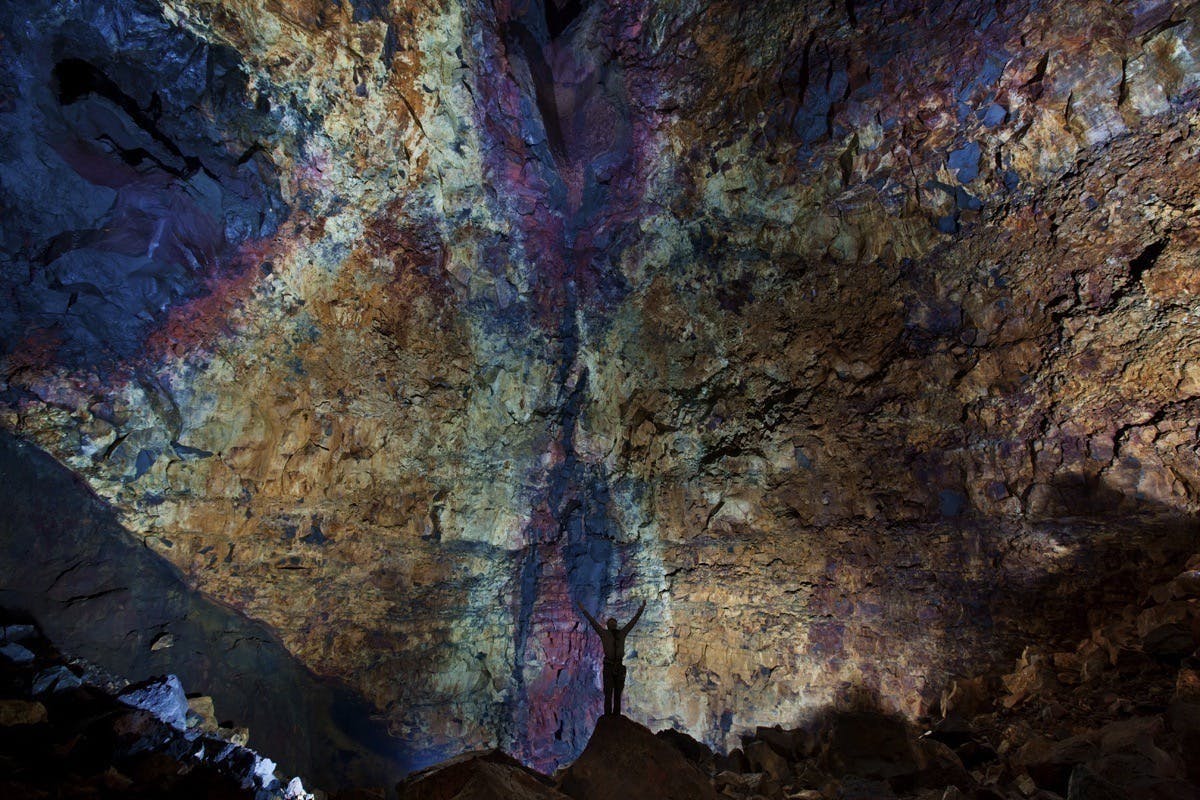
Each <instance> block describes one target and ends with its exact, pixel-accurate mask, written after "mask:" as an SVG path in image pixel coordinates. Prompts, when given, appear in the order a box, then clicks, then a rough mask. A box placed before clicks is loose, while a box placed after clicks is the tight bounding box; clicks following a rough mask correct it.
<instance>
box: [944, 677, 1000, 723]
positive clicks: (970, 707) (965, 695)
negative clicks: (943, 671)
mask: <svg viewBox="0 0 1200 800" xmlns="http://www.w3.org/2000/svg"><path fill="white" fill-rule="evenodd" d="M941 705H942V713H943V714H945V715H946V716H949V715H951V714H959V715H961V716H963V717H967V718H970V717H974V716H975V715H977V714H984V713H987V712H988V711H990V710H991V708H992V692H991V690H990V689H989V687H988V679H987V676H985V675H979V676H977V677H974V678H958V679H957V680H955V681H953V682H952V683H951V684H950V686H949V687H948V688H947V689H946V691H945V692H943V693H942V701H941Z"/></svg>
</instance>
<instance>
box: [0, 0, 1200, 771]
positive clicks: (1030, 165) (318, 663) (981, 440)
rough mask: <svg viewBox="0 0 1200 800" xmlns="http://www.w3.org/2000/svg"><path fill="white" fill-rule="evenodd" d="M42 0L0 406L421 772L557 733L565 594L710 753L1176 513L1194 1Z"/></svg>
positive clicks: (555, 759)
mask: <svg viewBox="0 0 1200 800" xmlns="http://www.w3.org/2000/svg"><path fill="white" fill-rule="evenodd" d="M27 5H28V10H26V11H25V13H24V14H23V15H18V14H16V13H15V12H6V13H5V14H4V17H3V20H2V21H3V26H2V28H0V32H2V33H3V38H2V39H0V95H2V96H0V122H2V123H3V124H2V125H0V129H2V130H3V133H2V134H0V135H2V136H3V137H4V142H5V147H3V148H0V202H3V205H4V209H5V223H4V226H3V232H2V238H0V288H2V290H3V293H4V296H5V298H6V300H5V302H4V303H3V304H0V331H2V332H3V336H2V347H0V425H3V427H4V428H5V429H6V430H8V431H10V432H12V433H14V434H16V435H18V436H20V437H22V438H23V439H25V440H26V441H28V442H32V443H34V444H36V445H38V446H39V447H41V448H43V449H44V450H46V451H47V452H49V453H50V454H51V455H53V456H54V457H55V458H56V459H58V460H59V461H60V462H61V463H62V464H64V465H66V466H67V467H69V468H70V469H72V470H74V471H75V472H76V473H77V474H78V475H79V476H81V477H82V478H83V479H84V480H85V481H86V482H87V483H88V485H89V486H90V487H91V488H92V490H94V491H95V492H96V493H97V494H98V495H99V496H100V497H102V498H103V499H104V500H106V501H107V502H108V503H110V504H111V505H112V506H113V507H114V508H116V509H117V510H118V511H119V513H120V515H121V519H122V521H123V523H124V525H125V526H126V527H127V528H128V529H129V531H130V532H131V533H132V534H133V535H135V536H136V537H139V538H141V539H142V540H143V541H144V542H145V543H146V545H147V546H148V547H149V548H151V549H152V550H153V551H154V552H155V553H156V554H157V555H158V556H159V557H161V558H162V559H164V560H166V561H167V562H170V563H171V564H173V565H174V566H175V567H177V568H178V570H179V571H180V572H181V573H182V575H183V576H184V579H185V580H186V581H187V583H188V584H190V586H191V587H193V588H195V589H198V590H200V591H202V592H204V593H207V594H208V595H210V596H212V597H213V598H215V599H217V600H218V601H220V602H221V603H223V604H225V605H227V606H229V607H231V608H233V609H236V610H237V611H238V612H241V613H243V614H245V615H247V616H249V617H251V618H252V619H254V620H256V621H258V622H261V623H264V624H266V625H267V626H269V627H270V628H271V629H272V630H273V631H274V632H275V633H276V634H277V635H278V637H279V639H280V640H281V642H282V643H283V645H284V646H285V647H286V648H287V650H288V651H290V653H291V654H292V655H293V656H295V657H296V658H297V659H299V661H300V662H302V663H303V664H305V665H307V667H309V668H310V669H312V670H313V671H315V672H316V673H318V674H320V675H324V676H336V677H338V678H340V679H342V680H343V681H345V682H346V683H347V684H348V685H349V686H350V687H351V688H352V689H353V690H354V691H355V692H357V693H358V694H359V695H361V697H362V698H364V699H365V700H366V701H367V702H368V703H370V704H371V705H373V706H374V707H375V708H376V709H377V710H378V713H379V715H381V716H382V717H383V718H385V719H386V720H387V723H388V726H389V730H390V732H391V733H392V735H393V736H395V737H398V738H399V739H400V740H402V741H403V742H404V743H405V744H406V746H407V747H408V748H409V749H408V750H406V751H405V752H411V753H412V756H411V758H409V764H408V765H409V766H411V767H417V766H420V765H422V764H425V763H429V762H431V761H433V760H436V759H437V758H439V757H441V756H444V755H448V754H451V753H456V752H460V751H462V750H465V749H471V748H475V747H480V746H484V745H499V746H501V747H504V748H505V749H507V750H510V751H512V752H515V753H517V754H518V755H519V756H520V757H521V758H523V759H524V760H526V761H527V762H529V763H533V764H535V765H537V766H539V767H543V768H549V767H552V766H555V765H557V764H560V763H563V762H565V761H567V760H569V759H570V758H572V757H573V756H575V755H576V754H578V753H579V752H580V751H581V749H582V748H583V746H584V744H585V743H586V740H587V736H588V734H589V733H590V731H591V730H592V722H593V721H594V719H595V717H596V715H597V714H598V712H599V696H598V685H599V676H598V673H597V667H598V662H599V654H598V649H599V648H598V644H597V643H596V642H595V641H593V637H591V635H590V633H589V631H588V629H587V627H586V625H585V624H583V622H582V620H581V619H580V618H579V617H578V615H577V614H576V612H575V611H574V610H573V604H574V603H575V602H582V603H583V604H584V605H586V606H587V607H589V610H597V609H599V608H600V607H601V606H603V607H604V613H605V614H612V615H613V616H617V617H619V618H620V619H621V620H622V621H624V619H626V618H627V617H628V616H629V615H630V614H631V613H632V611H633V610H634V608H635V607H636V604H635V603H634V602H632V599H631V598H634V597H641V598H647V599H648V600H649V604H648V607H647V611H646V614H645V617H644V618H643V620H642V621H641V623H639V627H638V628H637V629H635V631H634V633H632V634H631V636H630V640H629V647H630V650H631V651H636V652H632V653H631V658H630V659H629V663H630V683H629V686H628V688H627V690H626V696H627V702H628V706H629V707H630V709H631V711H630V713H631V715H632V716H634V717H635V718H636V719H639V720H641V721H644V722H646V723H648V724H650V725H651V726H652V727H664V726H675V727H678V728H680V729H682V730H685V731H687V732H689V733H690V734H692V735H694V736H696V737H697V738H699V739H702V740H703V741H705V742H707V743H709V744H713V745H719V746H726V745H732V744H734V743H736V741H737V737H738V735H739V734H740V733H741V732H742V731H744V730H746V729H747V728H752V727H753V726H755V725H770V724H773V723H776V722H779V723H783V724H792V723H794V722H795V721H796V720H797V718H800V717H803V716H804V715H805V714H808V713H811V712H813V711H815V710H816V709H818V708H820V707H822V706H823V705H824V704H827V703H829V702H831V701H832V700H835V699H836V698H838V697H841V696H843V695H845V694H847V693H851V692H855V691H861V690H864V689H865V690H868V691H870V692H872V693H874V694H875V695H877V696H878V697H879V698H880V701H881V703H883V704H884V706H885V707H886V708H888V709H889V710H895V711H899V712H901V713H905V714H910V715H912V714H917V713H920V712H922V711H923V710H925V709H926V708H927V707H928V706H929V704H930V703H931V702H932V701H933V700H934V699H936V698H937V697H938V695H939V694H940V693H941V692H942V690H943V689H944V688H945V687H946V686H947V683H948V681H949V678H950V677H951V676H953V675H961V674H966V673H967V672H968V671H969V670H971V669H976V668H980V667H982V666H984V665H987V664H991V663H995V662H996V660H997V659H1000V658H1010V657H1011V656H1012V655H1013V653H1012V652H1011V649H1012V647H1013V646H1015V643H1017V642H1021V643H1024V642H1027V641H1029V640H1030V638H1031V637H1044V638H1052V637H1055V636H1066V637H1067V638H1072V637H1074V636H1075V635H1076V634H1075V631H1076V630H1077V629H1079V630H1082V624H1083V621H1084V618H1085V616H1086V613H1087V610H1088V608H1089V607H1091V606H1095V605H1097V604H1104V603H1106V602H1116V601H1118V600H1120V599H1122V598H1123V595H1122V592H1123V591H1124V587H1126V586H1128V585H1129V583H1130V581H1131V580H1133V579H1134V578H1135V577H1136V576H1138V575H1139V573H1144V572H1145V571H1146V570H1150V569H1153V568H1155V566H1156V565H1158V564H1161V563H1162V562H1163V561H1164V560H1166V559H1167V558H1169V557H1171V556H1172V555H1174V554H1176V553H1178V552H1180V551H1181V549H1182V548H1185V547H1188V546H1189V543H1190V541H1191V540H1192V537H1193V536H1194V534H1193V530H1192V527H1191V526H1190V525H1189V522H1188V521H1189V519H1190V518H1191V516H1192V515H1193V514H1194V513H1195V512H1196V510H1197V505H1198V503H1200V496H1198V494H1197V493H1198V492H1200V458H1198V457H1197V452H1196V448H1195V441H1196V434H1197V426H1200V405H1198V403H1200V401H1198V400H1197V397H1200V334H1198V333H1197V330H1198V329H1197V318H1196V314H1195V311H1194V307H1195V302H1196V300H1195V293H1196V292H1198V291H1200V273H1198V272H1197V267H1196V264H1198V263H1200V260H1198V256H1200V228H1198V227H1197V223H1196V220H1195V216H1196V215H1195V202H1196V200H1195V197H1194V195H1195V191H1194V188H1195V186H1196V185H1197V177H1198V176H1197V166H1196V164H1197V159H1196V155H1197V153H1196V151H1197V147H1198V146H1200V145H1198V139H1197V133H1196V132H1195V131H1194V130H1193V126H1194V125H1195V123H1196V122H1197V121H1198V118H1200V111H1198V108H1197V101H1196V89H1197V85H1198V84H1200V61H1198V59H1200V10H1197V9H1196V8H1194V7H1191V6H1189V5H1188V4H1186V3H1183V2H1172V1H1171V0H1161V1H1156V0H1144V1H1143V2H1129V3H1109V2H1100V1H1099V0H1089V1H1087V2H1043V3H1033V2H1010V3H1005V4H1000V5H998V4H993V3H984V2H960V3H915V2H905V1H904V0H896V1H895V2H886V3H885V2H858V3H846V4H830V3H816V2H782V1H780V2H763V3H754V4H745V3H739V2H734V0H713V1H712V2H701V1H700V0H676V1H675V2H672V3H653V2H649V1H648V0H633V1H632V2H620V3H618V2H606V0H590V1H589V0H580V1H579V2H574V1H573V2H559V1H558V0H494V2H490V3H485V2H482V1H481V0H454V1H452V0H439V1H437V2H422V3H416V2H406V1H405V0H391V2H384V1H383V0H380V1H377V2H362V1H360V2H355V1H354V0H345V1H344V2H339V3H332V4H326V3H317V2H309V1H308V0H283V1H282V2H260V1H259V0H236V2H214V1H213V0H164V2H162V3H161V5H160V4H156V3H151V2H148V1H147V2H139V3H118V2H115V0H86V1H85V2H79V3H73V4H67V5H64V4H61V3H50V2H43V3H32V4H27ZM64 513H67V512H65V511H64ZM51 577H52V576H51ZM62 643H63V645H64V647H65V648H67V649H69V641H67V640H62ZM197 688H201V689H203V688H204V687H197ZM232 711H236V709H231V712H232Z"/></svg>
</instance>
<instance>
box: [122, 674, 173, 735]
mask: <svg viewBox="0 0 1200 800" xmlns="http://www.w3.org/2000/svg"><path fill="white" fill-rule="evenodd" d="M117 699H118V700H120V701H121V702H122V703H124V704H125V705H127V706H132V707H134V708H141V709H144V710H145V711H149V712H150V713H151V714H153V715H154V716H156V717H158V718H159V719H161V720H162V721H163V722H165V723H167V724H168V725H173V726H175V727H176V728H181V729H182V728H186V727H187V712H188V703H187V695H185V694H184V693H183V685H182V684H181V683H180V682H179V678H177V677H175V676H174V675H168V676H166V677H165V678H156V679H153V680H150V681H147V682H146V683H142V684H138V685H137V686H131V687H129V688H128V689H126V690H125V691H123V692H121V694H120V695H118V697H117Z"/></svg>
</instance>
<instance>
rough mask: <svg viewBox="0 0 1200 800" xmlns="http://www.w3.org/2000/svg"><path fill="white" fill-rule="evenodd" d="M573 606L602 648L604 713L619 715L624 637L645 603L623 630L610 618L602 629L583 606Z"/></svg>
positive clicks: (644, 603) (623, 671)
mask: <svg viewBox="0 0 1200 800" xmlns="http://www.w3.org/2000/svg"><path fill="white" fill-rule="evenodd" d="M575 605H577V606H579V610H580V611H582V612H583V615H584V616H585V617H587V621H588V622H590V623H591V625H592V627H593V628H594V629H595V630H596V633H597V634H598V635H599V636H600V644H602V645H603V646H604V670H603V672H602V674H603V676H604V713H605V714H620V713H621V690H622V689H624V688H625V664H624V663H622V662H623V661H624V659H625V636H626V635H627V634H628V633H629V632H630V631H631V630H633V626H634V625H636V624H637V621H638V620H639V619H641V616H642V612H643V611H645V610H646V601H645V600H643V601H642V605H641V607H640V608H639V609H638V610H637V613H636V614H634V615H633V619H631V620H629V622H628V623H627V624H626V625H625V627H623V628H618V627H617V621H616V620H615V619H613V618H612V617H609V618H608V627H603V626H601V625H600V623H599V622H596V618H595V617H593V616H592V615H591V614H589V613H588V612H587V609H586V608H584V607H583V604H581V603H576V604H575Z"/></svg>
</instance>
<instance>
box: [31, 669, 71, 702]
mask: <svg viewBox="0 0 1200 800" xmlns="http://www.w3.org/2000/svg"><path fill="white" fill-rule="evenodd" d="M82 685H83V681H82V680H81V679H80V678H79V676H78V675H76V674H75V673H74V672H71V670H69V669H67V668H66V667H64V666H62V665H61V664H60V665H59V666H57V667H51V668H50V669H44V670H42V671H41V672H39V673H38V674H37V677H36V678H34V679H33V693H34V694H35V695H39V694H55V693H58V692H65V691H67V690H68V689H75V688H77V687H79V686H82Z"/></svg>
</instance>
